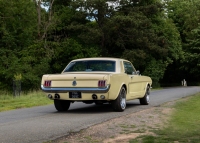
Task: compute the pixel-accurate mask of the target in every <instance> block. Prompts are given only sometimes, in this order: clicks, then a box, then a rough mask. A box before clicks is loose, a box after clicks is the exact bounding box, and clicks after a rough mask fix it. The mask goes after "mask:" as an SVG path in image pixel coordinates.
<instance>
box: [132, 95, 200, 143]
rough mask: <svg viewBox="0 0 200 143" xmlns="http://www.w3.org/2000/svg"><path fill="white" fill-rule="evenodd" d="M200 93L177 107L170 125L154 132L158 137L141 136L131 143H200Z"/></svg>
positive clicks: (180, 102)
mask: <svg viewBox="0 0 200 143" xmlns="http://www.w3.org/2000/svg"><path fill="white" fill-rule="evenodd" d="M199 101H200V93H198V94H196V95H195V96H191V97H189V98H187V99H186V100H181V101H178V102H177V103H176V104H175V105H174V108H175V111H174V112H173V114H172V116H171V118H170V120H169V122H168V125H167V126H166V127H165V128H163V129H159V130H154V131H153V132H154V133H155V134H156V136H151V135H148V136H140V137H138V138H137V139H134V140H130V141H129V142H130V143H137V142H142V143H174V142H177V143H188V142H191V143H200V104H199Z"/></svg>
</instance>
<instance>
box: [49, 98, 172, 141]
mask: <svg viewBox="0 0 200 143" xmlns="http://www.w3.org/2000/svg"><path fill="white" fill-rule="evenodd" d="M174 103H175V101H172V102H168V103H165V104H163V105H161V106H159V107H152V108H149V109H146V110H143V111H140V112H136V113H133V114H129V115H126V116H122V117H119V118H115V119H111V120H109V121H106V122H103V123H101V124H97V125H93V126H91V127H89V128H87V129H83V130H81V131H80V132H77V133H74V132H71V133H70V134H69V135H67V136H65V137H62V138H59V139H57V140H54V141H51V142H53V143H88V142H90V143H92V142H96V143H98V142H101V143H102V142H103V143H118V142H119V143H120V142H123V143H126V142H127V143H128V142H129V140H131V139H134V138H137V137H139V136H142V135H154V133H153V132H152V130H157V129H160V128H162V127H164V125H165V124H166V123H167V121H168V119H169V116H170V114H171V113H172V111H173V110H174V109H173V108H172V105H173V104H174ZM133 110H134V109H133Z"/></svg>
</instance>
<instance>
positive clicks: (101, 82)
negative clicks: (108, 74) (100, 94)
mask: <svg viewBox="0 0 200 143" xmlns="http://www.w3.org/2000/svg"><path fill="white" fill-rule="evenodd" d="M105 86H106V81H105V80H99V81H98V87H105Z"/></svg>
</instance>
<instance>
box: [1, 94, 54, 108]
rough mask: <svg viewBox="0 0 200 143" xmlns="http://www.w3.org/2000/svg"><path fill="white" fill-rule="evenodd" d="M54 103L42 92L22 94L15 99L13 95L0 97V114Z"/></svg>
mask: <svg viewBox="0 0 200 143" xmlns="http://www.w3.org/2000/svg"><path fill="white" fill-rule="evenodd" d="M52 103H53V101H52V100H49V99H48V98H47V97H46V95H45V93H43V92H41V91H37V92H31V93H28V94H22V95H20V96H17V97H14V96H12V95H9V94H6V95H2V94H1V95H0V112H1V111H8V110H13V109H19V108H27V107H33V106H40V105H48V104H52Z"/></svg>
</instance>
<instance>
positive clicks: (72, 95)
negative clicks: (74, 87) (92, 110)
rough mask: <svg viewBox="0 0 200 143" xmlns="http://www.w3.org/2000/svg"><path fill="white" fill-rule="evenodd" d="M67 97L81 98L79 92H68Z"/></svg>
mask: <svg viewBox="0 0 200 143" xmlns="http://www.w3.org/2000/svg"><path fill="white" fill-rule="evenodd" d="M69 98H82V97H81V92H69Z"/></svg>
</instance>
